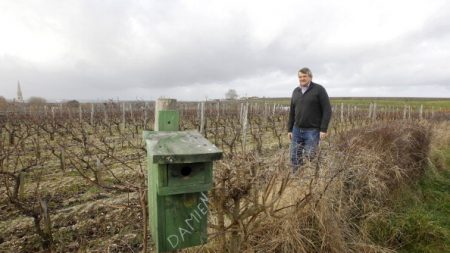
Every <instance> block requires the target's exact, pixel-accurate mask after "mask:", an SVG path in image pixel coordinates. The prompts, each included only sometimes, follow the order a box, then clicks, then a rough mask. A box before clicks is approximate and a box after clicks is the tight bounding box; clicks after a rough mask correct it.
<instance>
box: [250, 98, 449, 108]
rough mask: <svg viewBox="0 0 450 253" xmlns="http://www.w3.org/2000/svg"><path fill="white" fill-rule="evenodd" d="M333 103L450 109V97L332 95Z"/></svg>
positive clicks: (270, 100) (272, 100)
mask: <svg viewBox="0 0 450 253" xmlns="http://www.w3.org/2000/svg"><path fill="white" fill-rule="evenodd" d="M250 101H255V102H267V103H275V104H281V105H288V104H289V102H290V98H255V99H251V100H250ZM331 103H332V104H336V105H337V104H341V103H344V104H346V105H347V104H350V105H362V106H369V104H370V103H376V104H377V105H381V106H398V107H401V106H404V105H409V106H412V107H420V105H423V106H424V108H425V109H429V108H435V109H439V108H442V109H444V108H445V109H450V98H376V97H373V98H369V97H365V98H353V97H331Z"/></svg>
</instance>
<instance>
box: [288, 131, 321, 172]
mask: <svg viewBox="0 0 450 253" xmlns="http://www.w3.org/2000/svg"><path fill="white" fill-rule="evenodd" d="M319 140H320V131H319V129H304V128H298V127H296V126H294V128H293V129H292V142H291V163H292V170H293V172H296V171H297V169H298V168H299V167H300V166H301V165H303V164H304V159H305V158H306V159H312V158H313V157H314V155H315V151H316V149H317V146H318V145H319Z"/></svg>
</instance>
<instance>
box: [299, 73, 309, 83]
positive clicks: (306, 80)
mask: <svg viewBox="0 0 450 253" xmlns="http://www.w3.org/2000/svg"><path fill="white" fill-rule="evenodd" d="M298 80H299V81H300V86H303V87H306V86H307V85H308V83H309V82H311V77H309V76H308V75H307V74H303V73H301V72H299V73H298Z"/></svg>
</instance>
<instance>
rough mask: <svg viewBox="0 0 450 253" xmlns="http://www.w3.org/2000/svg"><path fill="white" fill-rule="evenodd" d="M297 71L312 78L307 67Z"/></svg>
mask: <svg viewBox="0 0 450 253" xmlns="http://www.w3.org/2000/svg"><path fill="white" fill-rule="evenodd" d="M298 73H299V74H300V73H302V74H307V75H308V76H309V77H310V78H312V72H311V70H310V69H309V68H301V69H300V70H299V71H298Z"/></svg>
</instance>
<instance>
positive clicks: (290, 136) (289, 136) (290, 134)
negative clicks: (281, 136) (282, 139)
mask: <svg viewBox="0 0 450 253" xmlns="http://www.w3.org/2000/svg"><path fill="white" fill-rule="evenodd" d="M288 138H289V140H292V133H291V132H289V133H288Z"/></svg>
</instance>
